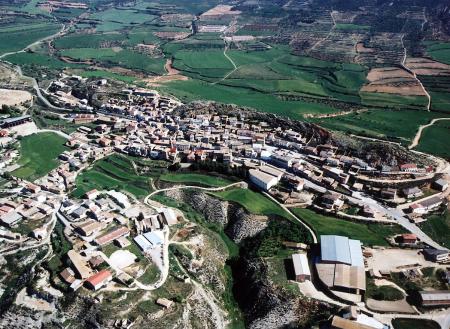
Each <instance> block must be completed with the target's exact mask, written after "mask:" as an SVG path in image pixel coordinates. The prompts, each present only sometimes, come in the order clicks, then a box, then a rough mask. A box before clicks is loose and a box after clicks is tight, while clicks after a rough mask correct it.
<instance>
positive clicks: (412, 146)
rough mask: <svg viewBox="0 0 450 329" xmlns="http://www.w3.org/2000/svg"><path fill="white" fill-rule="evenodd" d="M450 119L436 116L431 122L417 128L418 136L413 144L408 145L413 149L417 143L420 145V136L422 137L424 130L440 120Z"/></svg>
mask: <svg viewBox="0 0 450 329" xmlns="http://www.w3.org/2000/svg"><path fill="white" fill-rule="evenodd" d="M447 120H450V118H436V119H433V120H431V122H430V123H428V124H426V125H422V126H420V127H419V130H417V133H416V136H415V137H414V139H413V141H412V143H411V145H409V146H408V148H409V149H413V148H415V147H416V146H417V145H419V142H420V138H421V137H422V132H423V130H424V129H425V128H428V127H431V126H432V125H434V124H435V123H436V122H438V121H447Z"/></svg>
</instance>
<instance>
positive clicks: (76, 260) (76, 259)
mask: <svg viewBox="0 0 450 329" xmlns="http://www.w3.org/2000/svg"><path fill="white" fill-rule="evenodd" d="M67 256H68V257H69V260H70V262H71V263H72V266H73V268H74V270H75V272H76V274H78V276H79V277H80V278H81V279H86V278H88V277H90V276H91V275H92V271H91V269H90V268H89V267H88V266H87V262H86V261H85V260H84V259H83V257H81V256H80V254H79V253H77V252H76V251H75V250H73V249H72V250H69V252H68V253H67Z"/></svg>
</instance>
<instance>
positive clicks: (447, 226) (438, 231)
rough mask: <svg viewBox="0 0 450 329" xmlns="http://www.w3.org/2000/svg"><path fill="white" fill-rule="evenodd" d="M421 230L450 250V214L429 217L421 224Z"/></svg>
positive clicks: (446, 212)
mask: <svg viewBox="0 0 450 329" xmlns="http://www.w3.org/2000/svg"><path fill="white" fill-rule="evenodd" d="M419 226H420V228H421V229H422V230H423V231H424V232H425V233H426V234H428V235H429V236H430V237H431V238H432V239H433V240H434V241H436V242H438V243H439V244H441V245H442V246H444V247H446V248H450V212H449V211H448V210H446V211H444V212H443V213H442V214H437V215H432V216H430V217H428V220H427V221H426V222H423V223H421V224H419Z"/></svg>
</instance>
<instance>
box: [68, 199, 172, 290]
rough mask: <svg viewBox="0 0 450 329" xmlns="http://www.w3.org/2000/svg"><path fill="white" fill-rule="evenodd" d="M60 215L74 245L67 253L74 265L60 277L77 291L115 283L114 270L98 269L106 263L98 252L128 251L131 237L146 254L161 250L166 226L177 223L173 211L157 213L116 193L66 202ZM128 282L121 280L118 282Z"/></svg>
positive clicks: (161, 210) (160, 210)
mask: <svg viewBox="0 0 450 329" xmlns="http://www.w3.org/2000/svg"><path fill="white" fill-rule="evenodd" d="M60 214H61V215H62V216H63V217H64V219H65V221H66V223H67V225H66V230H69V234H70V237H71V239H72V243H73V245H74V249H72V250H70V251H69V253H68V258H69V259H70V261H71V262H70V263H71V266H70V267H67V268H66V269H64V270H63V271H62V272H61V273H60V276H61V278H63V280H64V281H65V282H66V283H67V284H70V287H71V288H72V289H74V290H76V289H78V288H79V287H80V286H81V285H83V284H84V285H85V287H87V288H90V289H93V290H97V289H99V288H101V287H103V286H105V285H106V284H108V283H109V282H110V281H111V280H112V277H113V276H114V271H112V270H111V269H106V268H101V270H98V266H99V265H101V264H104V263H105V260H104V259H103V258H102V256H101V255H100V256H99V254H98V251H99V250H103V248H105V247H106V246H108V245H110V244H114V245H115V246H116V247H117V248H120V249H123V248H127V247H128V246H130V244H131V241H130V238H132V239H133V240H134V241H135V242H136V244H137V246H138V247H139V248H140V249H141V251H142V253H144V254H146V253H148V252H149V250H151V249H154V248H157V247H159V248H161V247H162V245H163V243H164V235H163V229H164V226H166V225H169V226H170V225H174V224H176V223H177V222H178V219H177V216H176V214H175V213H174V211H173V210H172V209H169V208H162V209H159V210H158V211H156V210H153V209H150V208H148V207H146V206H144V205H142V204H140V203H139V202H135V201H133V200H130V198H129V197H128V196H127V195H125V194H123V193H121V192H117V191H114V190H112V191H105V192H100V191H97V190H91V191H88V192H86V194H85V195H84V198H83V199H82V200H79V201H75V200H70V199H67V200H64V202H63V203H62V207H61V211H60ZM103 267H104V266H103ZM122 275H123V273H122ZM128 279H129V278H128ZM128 279H126V278H125V279H121V278H119V281H121V282H124V281H128Z"/></svg>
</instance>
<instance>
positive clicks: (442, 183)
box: [432, 178, 448, 191]
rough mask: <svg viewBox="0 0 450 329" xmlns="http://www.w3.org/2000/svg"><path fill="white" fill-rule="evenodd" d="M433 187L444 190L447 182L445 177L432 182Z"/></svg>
mask: <svg viewBox="0 0 450 329" xmlns="http://www.w3.org/2000/svg"><path fill="white" fill-rule="evenodd" d="M432 186H433V188H434V189H436V190H438V191H445V190H446V189H447V188H448V182H447V181H446V180H445V179H442V178H440V179H438V180H436V181H435V182H434V183H433V184H432Z"/></svg>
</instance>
